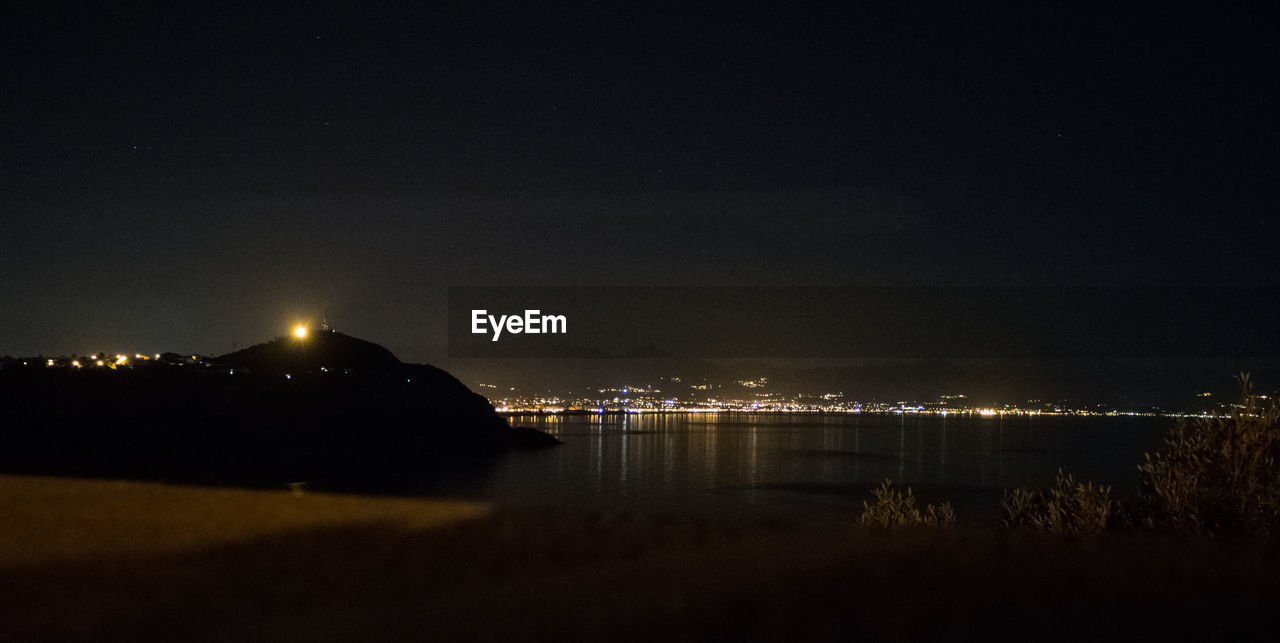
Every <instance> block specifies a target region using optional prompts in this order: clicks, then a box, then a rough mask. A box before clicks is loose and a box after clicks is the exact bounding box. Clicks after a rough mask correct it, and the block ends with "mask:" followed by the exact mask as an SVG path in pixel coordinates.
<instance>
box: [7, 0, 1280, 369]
mask: <svg viewBox="0 0 1280 643" xmlns="http://www.w3.org/2000/svg"><path fill="white" fill-rule="evenodd" d="M125 4H128V3H125ZM186 4H195V3H169V4H168V5H161V6H158V7H142V6H139V5H136V4H130V5H129V6H124V4H120V3H111V4H109V5H107V6H104V7H98V8H96V9H94V10H92V11H86V10H81V9H43V8H42V9H38V10H35V9H27V10H26V13H25V14H24V13H21V12H19V13H17V14H14V15H7V16H6V17H5V21H4V22H5V24H4V26H3V27H0V29H2V30H3V34H0V35H3V36H4V37H3V40H2V43H3V44H2V45H0V46H2V47H3V61H4V62H3V63H2V64H3V66H4V88H3V91H2V92H0V96H2V97H0V106H2V112H0V117H2V118H0V131H2V132H3V140H2V141H0V142H2V143H3V151H2V152H0V153H2V154H3V178H0V217H2V218H0V223H2V226H3V227H2V228H0V233H2V234H0V295H2V296H3V302H4V304H5V313H4V314H3V316H0V353H12V354H34V353H37V352H45V353H55V354H56V353H69V352H88V351H94V350H102V349H107V350H130V351H132V350H164V349H170V348H172V349H176V350H191V351H201V352H207V353H220V352H225V351H228V350H230V348H231V347H232V344H233V343H238V344H239V345H240V346H244V345H246V344H250V343H256V342H259V341H263V340H265V339H268V338H269V337H271V336H273V335H275V334H279V333H281V332H283V331H284V329H285V326H286V324H287V323H288V322H289V321H291V320H292V319H295V318H311V317H315V316H318V315H319V314H320V313H321V311H322V310H323V309H324V308H325V307H326V306H327V307H328V308H329V310H330V313H331V315H332V316H333V317H334V318H335V319H336V321H337V322H338V324H339V325H340V326H341V327H342V328H343V329H345V330H348V331H349V332H351V333H352V334H355V335H358V336H361V337H366V338H369V339H371V340H374V341H378V342H380V343H383V344H385V345H387V346H388V347H389V348H391V349H392V350H393V351H395V352H396V353H397V354H398V355H399V356H400V357H402V358H405V359H410V360H420V359H434V358H435V356H437V355H439V354H440V353H441V352H442V350H443V344H444V338H445V332H444V328H445V320H444V314H445V292H446V288H447V287H448V286H451V285H490V286H503V285H531V284H539V285H611V284H630V285H751V284H770V285H791V284H795V285H906V284H911V285H952V284H954V285H1001V284H1018V285H1026V284H1030V285H1062V284H1070V285H1112V284H1121V285H1147V284H1162V285H1181V284H1198V285H1214V284H1231V285H1240V284H1242V283H1243V284H1249V283H1257V282H1261V283H1265V284H1268V285H1275V284H1276V275H1280V262H1278V261H1277V259H1276V252H1275V250H1276V242H1275V240H1276V236H1277V235H1276V232H1275V231H1276V229H1277V227H1280V221H1277V220H1276V218H1275V213H1276V207H1277V205H1278V204H1280V194H1278V193H1280V187H1278V185H1280V181H1277V177H1280V123H1278V122H1277V121H1278V120H1280V119H1278V115H1280V106H1278V105H1277V102H1276V96H1277V80H1276V78H1277V75H1276V73H1275V66H1274V61H1275V60H1277V59H1280V54H1278V52H1276V51H1275V46H1274V42H1275V39H1274V34H1272V33H1270V32H1268V31H1267V29H1268V25H1270V24H1271V22H1270V21H1269V20H1267V19H1266V17H1265V16H1263V15H1253V14H1250V13H1248V12H1247V11H1244V10H1240V11H1236V12H1234V13H1227V14H1220V13H1195V14H1190V13H1188V14H1174V13H1167V12H1163V11H1157V12H1147V11H1125V10H1111V12H1109V13H1098V14H1083V13H1072V11H1073V8H1072V7H1071V6H1067V7H1058V8H1056V9H1044V8H1038V7H1032V6H1030V5H1028V4H1025V3H1024V4H1020V5H1019V6H1018V8H1017V9H1014V10H998V9H996V8H988V9H986V10H984V11H985V12H979V11H975V10H973V9H972V8H971V7H969V6H968V5H957V6H956V7H955V8H952V9H950V10H949V11H943V12H939V11H934V10H932V9H928V8H923V7H918V6H917V7H910V8H905V7H904V8H895V9H892V10H878V9H870V8H867V6H866V5H864V4H863V3H837V4H833V5H825V4H819V5H803V6H791V5H790V4H789V3H774V4H775V6H769V7H754V6H750V5H746V4H741V3H726V4H725V5H724V6H705V5H704V6H694V5H698V4H699V3H672V4H653V3H648V4H643V5H635V6H632V7H630V8H625V9H623V8H618V7H613V6H609V5H605V4H603V3H541V2H535V3H522V4H517V5H514V6H500V5H489V7H488V8H484V9H477V8H475V7H468V8H465V9H463V8H458V9H449V8H440V7H437V6H435V5H436V3H406V6H405V7H403V8H393V9H388V8H385V5H384V6H383V7H382V8H368V7H363V6H355V5H354V4H353V6H351V7H348V8H347V9H343V10H333V9H325V8H318V7H317V6H316V5H312V4H300V5H297V6H296V8H294V9H280V8H276V7H278V6H279V5H271V7H272V8H270V9H264V7H265V6H267V5H269V4H270V3H257V4H250V5H245V6H242V7H238V8H232V7H230V6H225V5H224V6H218V7H210V8H204V7H190V6H180V5H186ZM117 5H119V6H117ZM897 5H898V3H892V4H891V5H890V6H894V7H897ZM1215 10H1216V9H1215Z"/></svg>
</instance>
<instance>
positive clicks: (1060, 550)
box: [0, 478, 1280, 641]
mask: <svg viewBox="0 0 1280 643" xmlns="http://www.w3.org/2000/svg"><path fill="white" fill-rule="evenodd" d="M0 483H15V484H14V485H10V486H11V487H13V489H10V490H8V491H5V492H3V493H4V495H5V498H6V499H5V502H6V503H7V504H6V505H5V507H6V508H7V507H11V506H14V503H13V499H14V498H15V497H22V498H24V499H25V500H24V502H27V503H28V504H29V503H31V502H33V501H34V500H33V499H34V498H37V497H39V498H43V499H44V501H45V502H49V503H52V504H53V505H55V506H57V507H59V509H58V511H56V512H32V511H31V510H30V509H27V510H26V514H24V516H23V518H22V519H21V521H15V520H12V519H10V520H6V521H5V523H6V525H5V526H4V527H3V529H4V531H5V532H6V533H8V534H10V535H8V536H5V537H6V538H9V539H10V540H7V541H5V547H6V548H8V546H9V545H10V543H12V542H13V540H12V533H14V532H15V531H17V530H24V529H25V530H27V531H32V530H35V531H39V532H41V533H47V534H53V535H54V536H56V537H57V538H61V539H68V538H70V539H72V540H74V541H75V542H76V543H77V546H76V547H75V548H74V549H75V552H74V553H75V555H72V556H64V555H59V556H53V555H45V558H44V560H46V561H49V562H43V563H39V564H35V563H32V564H21V565H10V566H0V640H15V641H36V640H48V639H55V640H134V641H151V640H155V641H173V640H182V641H229V640H234V641H256V640H261V641H278V640H315V641H325V640H473V641H488V640H493V641H511V640H557V641H562V640H636V641H641V640H643V641H651V640H655V639H660V640H668V641H678V640H708V639H713V640H859V639H864V640H917V639H927V640H942V639H945V640H949V641H951V640H954V641H965V640H982V641H992V640H1038V641H1056V640H1099V639H1113V638H1114V639H1122V638H1123V639H1126V640H1135V639H1140V640H1145V639H1147V638H1151V639H1156V640H1185V639H1202V640H1203V639H1223V640H1249V639H1252V640H1269V637H1267V636H1265V635H1266V634H1268V633H1269V632H1270V628H1271V627H1272V626H1273V619H1272V617H1271V614H1272V609H1271V608H1272V607H1273V606H1274V604H1275V603H1276V601H1277V600H1280V579H1278V578H1277V577H1276V576H1275V574H1274V573H1272V570H1274V569H1276V567H1277V564H1280V550H1278V549H1277V546H1276V545H1275V544H1274V543H1270V542H1268V541H1230V542H1229V541H1223V540H1217V541H1210V540H1204V539H1200V540H1180V539H1171V538H1158V537H1155V536H1153V535H1150V534H1130V535H1103V537H1099V538H1094V539H1088V540H1072V539H1063V538H1053V537H1049V536H1044V535H1039V534H1027V533H1019V532H1009V531H975V530H907V531H886V530H878V529H864V528H859V527H857V526H855V525H853V524H848V525H840V524H832V523H825V522H824V523H821V524H816V523H815V524H806V523H795V522H786V521H771V520H763V519H761V518H758V517H745V516H742V515H735V514H732V513H729V514H727V515H712V514H708V513H681V512H680V511H679V510H677V509H670V510H668V509H653V508H650V509H636V508H633V507H628V506H618V507H608V508H593V507H545V508H529V509H511V508H505V509H501V508H500V509H495V510H494V511H492V512H490V513H488V514H484V515H480V514H477V515H478V516H479V517H477V518H475V519H473V520H456V521H455V520H453V518H455V517H457V516H459V515H460V514H458V513H456V512H451V511H443V512H442V513H433V511H434V510H431V509H428V508H430V507H436V508H437V509H442V506H438V505H437V503H433V502H430V501H402V500H383V499H376V498H344V497H325V496H321V495H316V496H312V497H311V498H308V497H307V496H301V497H294V496H290V495H288V493H287V492H280V493H271V492H240V491H223V490H218V489H199V488H168V487H160V486H159V485H135V484H131V483H114V482H106V481H63V480H49V479H14V478H0ZM17 483H21V484H24V485H27V486H29V487H30V486H34V487H36V488H35V489H28V490H27V491H25V492H23V493H18V492H17V491H15V490H14V489H16V488H17V486H18V485H17ZM72 491H74V493H71V492H72ZM171 494H172V495H171ZM293 501H301V502H302V503H303V504H301V505H297V506H293V505H289V504H288V503H289V502H293ZM307 503H313V504H307ZM348 503H352V504H348ZM362 505H367V506H368V507H369V508H365V507H363V506H362ZM442 505H443V506H449V505H450V503H442ZM153 511H154V513H155V514H156V516H158V517H157V518H155V519H148V518H145V516H146V515H148V514H150V513H153ZM295 511H297V512H298V515H295V514H294V512H295ZM481 514H483V512H481ZM77 516H79V517H81V518H82V519H83V523H84V524H92V525H103V527H100V528H95V529H93V530H89V531H85V532H82V533H80V532H75V531H74V530H72V528H71V527H68V526H67V525H71V524H77V523H78V522H79V521H78V520H77ZM432 516H434V517H432ZM9 517H10V516H8V515H6V518H9ZM53 517H56V519H55V518H53ZM130 518H133V519H138V518H142V519H143V520H145V521H147V524H148V525H149V526H148V527H146V528H145V529H143V528H137V529H135V528H134V527H131V526H130V525H129V524H128V523H129V522H130ZM437 518H439V519H442V520H445V522H444V523H442V522H438V521H437V520H436V519H437ZM256 521H264V522H265V524H266V525H272V527H271V529H266V528H265V526H264V527H262V528H260V527H259V526H255V522H256ZM415 521H417V522H415ZM446 523H447V524H446ZM413 524H417V525H420V526H434V527H436V528H424V529H409V528H405V527H406V526H408V525H413ZM181 525H186V526H185V527H181V528H179V527H180V526H181ZM224 529H225V530H228V531H230V532H231V533H234V534H237V536H236V537H235V538H230V539H227V540H224V539H223V536H222V535H221V534H222V532H223V530H224ZM155 532H164V533H183V532H187V533H190V534H191V535H190V536H188V537H187V538H185V539H174V538H173V537H172V536H156V535H154V533H155ZM58 534H62V535H61V536H58ZM139 534H144V535H146V534H151V535H148V536H146V537H148V538H153V540H152V541H151V542H152V543H163V542H169V543H171V544H170V545H168V549H167V550H164V549H161V550H154V551H151V550H149V551H148V552H147V553H145V554H139V553H137V552H136V551H131V555H129V556H111V555H106V556H102V555H98V554H97V552H102V551H106V552H109V553H116V552H118V551H119V548H118V547H117V546H116V545H112V546H105V545H103V544H101V543H96V544H95V542H94V541H95V540H98V539H106V540H108V541H112V540H114V541H130V540H132V539H134V538H138V537H140V536H139ZM254 534H258V535H254ZM41 546H44V545H41ZM66 547H67V546H66V545H61V546H59V547H55V548H53V549H51V550H49V551H65V549H66ZM6 555H9V556H10V559H12V556H11V555H10V554H6ZM29 558H30V554H28V556H27V559H29Z"/></svg>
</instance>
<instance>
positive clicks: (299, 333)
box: [293, 324, 307, 339]
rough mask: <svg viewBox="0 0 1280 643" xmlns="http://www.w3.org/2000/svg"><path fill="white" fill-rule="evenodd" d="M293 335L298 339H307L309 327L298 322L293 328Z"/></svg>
mask: <svg viewBox="0 0 1280 643" xmlns="http://www.w3.org/2000/svg"><path fill="white" fill-rule="evenodd" d="M293 336H294V337H297V338H298V339H305V338H306V336H307V327H306V326H303V325H302V324H298V325H297V326H295V327H294V328H293Z"/></svg>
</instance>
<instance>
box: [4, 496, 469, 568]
mask: <svg viewBox="0 0 1280 643" xmlns="http://www.w3.org/2000/svg"><path fill="white" fill-rule="evenodd" d="M488 511H489V508H488V507H487V506H486V505H482V504H475V503H466V502H452V501H443V500H424V499H402V498H370V497H361V496H350V495H337V494H312V493H299V492H290V491H283V490H282V491H257V490H242V489H220V488H203V487H185V486H170V485H163V484H157V483H150V482H127V481H116V480H84V479H68V478H49V477H29V476H7V475H6V476H0V513H2V514H3V516H4V519H3V520H0V568H4V567H11V566H15V565H37V564H43V563H52V562H58V561H69V560H77V559H102V558H104V557H138V556H157V555H164V554H174V553H181V552H189V551H194V550H199V549H209V548H213V547H218V546H225V545H230V544H234V543H240V542H247V541H252V540H255V539H259V538H263V537H267V536H271V535H277V534H281V533H287V532H292V531H302V530H309V529H317V528H337V527H344V526H348V527H349V526H358V525H367V524H373V523H380V524H384V525H389V526H392V527H396V528H403V529H410V530H414V529H428V528H436V527H440V526H444V525H448V524H452V523H455V522H458V521H462V520H468V519H473V518H477V517H480V516H483V515H485V514H486V513H487V512H488Z"/></svg>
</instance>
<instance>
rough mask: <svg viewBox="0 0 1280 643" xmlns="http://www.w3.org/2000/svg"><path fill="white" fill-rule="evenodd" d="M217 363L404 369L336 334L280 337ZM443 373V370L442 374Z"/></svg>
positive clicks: (299, 369) (386, 354)
mask: <svg viewBox="0 0 1280 643" xmlns="http://www.w3.org/2000/svg"><path fill="white" fill-rule="evenodd" d="M213 361H214V363H215V364H220V365H227V366H230V367H234V368H238V369H244V370H246V371H250V372H252V371H258V372H263V373H305V372H320V369H322V368H324V369H333V370H345V369H351V370H353V371H361V372H365V373H392V372H394V371H396V370H397V369H399V368H400V367H401V366H403V363H402V362H401V361H400V360H398V359H396V356H395V355H392V354H391V351H389V350H387V349H385V348H383V347H381V346H379V345H377V344H375V343H373V342H367V341H365V340H363V339H357V338H355V337H352V336H350V335H344V334H342V333H339V332H336V331H319V332H315V333H311V334H309V335H308V336H307V337H305V338H301V339H299V338H297V337H291V336H285V337H277V338H276V339H273V340H271V341H269V342H266V343H263V344H258V345H256V346H250V347H249V348H246V349H244V350H240V351H236V352H234V353H230V354H227V355H223V356H221V357H217V358H215V359H214V360H213ZM441 372H443V371H441Z"/></svg>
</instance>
